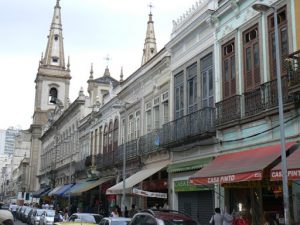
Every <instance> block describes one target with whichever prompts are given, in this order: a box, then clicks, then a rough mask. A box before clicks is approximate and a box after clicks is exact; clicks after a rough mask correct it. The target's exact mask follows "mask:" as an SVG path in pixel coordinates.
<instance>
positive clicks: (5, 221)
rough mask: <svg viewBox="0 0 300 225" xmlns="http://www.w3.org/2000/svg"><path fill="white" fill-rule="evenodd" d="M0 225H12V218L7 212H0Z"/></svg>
mask: <svg viewBox="0 0 300 225" xmlns="http://www.w3.org/2000/svg"><path fill="white" fill-rule="evenodd" d="M0 225H14V216H13V214H12V213H11V212H10V211H8V210H0Z"/></svg>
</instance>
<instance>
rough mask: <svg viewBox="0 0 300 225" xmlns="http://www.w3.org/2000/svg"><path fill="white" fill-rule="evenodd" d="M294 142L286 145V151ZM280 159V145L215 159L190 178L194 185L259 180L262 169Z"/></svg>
mask: <svg viewBox="0 0 300 225" xmlns="http://www.w3.org/2000/svg"><path fill="white" fill-rule="evenodd" d="M295 143H296V142H290V143H287V144H286V149H288V148H290V147H291V146H293V145H294V144H295ZM278 157H280V144H277V145H271V146H266V147H261V148H256V149H251V150H246V151H241V152H236V153H229V154H226V155H221V156H218V157H216V158H215V159H214V160H213V161H211V162H210V163H209V164H208V165H207V166H205V167H203V168H202V169H200V170H199V171H198V172H196V173H195V174H194V175H192V176H191V177H190V183H191V184H195V185H201V184H202V185H203V184H216V183H235V182H242V181H254V180H261V179H262V174H263V169H264V168H266V167H267V166H268V165H270V164H271V163H272V162H274V160H276V159H277V158H278Z"/></svg>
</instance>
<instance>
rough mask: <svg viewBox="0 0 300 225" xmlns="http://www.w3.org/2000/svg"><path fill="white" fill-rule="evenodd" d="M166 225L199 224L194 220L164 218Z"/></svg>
mask: <svg viewBox="0 0 300 225" xmlns="http://www.w3.org/2000/svg"><path fill="white" fill-rule="evenodd" d="M164 224H165V225H198V224H197V222H195V221H193V220H164Z"/></svg>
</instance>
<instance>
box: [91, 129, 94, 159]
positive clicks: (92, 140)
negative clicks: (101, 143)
mask: <svg viewBox="0 0 300 225" xmlns="http://www.w3.org/2000/svg"><path fill="white" fill-rule="evenodd" d="M93 145H94V132H93V131H92V132H91V145H90V155H93V151H94V148H93Z"/></svg>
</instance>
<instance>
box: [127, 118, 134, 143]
mask: <svg viewBox="0 0 300 225" xmlns="http://www.w3.org/2000/svg"><path fill="white" fill-rule="evenodd" d="M133 137H134V120H133V115H132V114H131V115H129V117H128V141H131V140H133Z"/></svg>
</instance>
